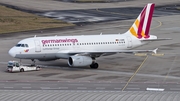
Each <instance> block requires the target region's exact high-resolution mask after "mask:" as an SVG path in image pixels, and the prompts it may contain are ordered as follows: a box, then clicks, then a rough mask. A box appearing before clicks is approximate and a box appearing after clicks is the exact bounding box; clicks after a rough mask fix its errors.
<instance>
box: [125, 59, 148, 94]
mask: <svg viewBox="0 0 180 101" xmlns="http://www.w3.org/2000/svg"><path fill="white" fill-rule="evenodd" d="M147 59H148V55H147V56H146V58H145V59H144V61H143V62H142V63H141V65H140V66H139V68H138V69H137V70H136V71H135V72H134V74H133V75H132V76H131V78H130V79H129V80H128V82H127V83H126V85H125V86H124V87H123V89H122V91H124V89H125V88H126V87H127V86H128V84H129V82H130V81H131V80H132V79H133V77H134V76H135V75H136V74H137V72H138V71H139V70H140V69H141V67H142V66H143V64H144V63H145V62H146V60H147Z"/></svg>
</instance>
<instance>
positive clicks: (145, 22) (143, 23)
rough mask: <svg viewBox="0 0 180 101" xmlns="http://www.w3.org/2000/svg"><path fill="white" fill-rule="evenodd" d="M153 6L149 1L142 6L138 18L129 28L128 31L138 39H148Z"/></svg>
mask: <svg viewBox="0 0 180 101" xmlns="http://www.w3.org/2000/svg"><path fill="white" fill-rule="evenodd" d="M154 6H155V4H153V3H149V4H147V5H146V6H145V7H144V9H143V10H142V11H141V13H140V14H139V16H138V18H137V19H136V20H135V22H134V23H133V25H132V26H131V28H130V29H129V31H128V33H130V34H132V35H133V36H135V37H137V38H139V39H141V38H146V39H148V38H149V37H150V35H149V30H150V26H151V20H152V15H153V12H154Z"/></svg>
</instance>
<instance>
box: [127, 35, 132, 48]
mask: <svg viewBox="0 0 180 101" xmlns="http://www.w3.org/2000/svg"><path fill="white" fill-rule="evenodd" d="M127 42H128V43H127V48H132V39H131V37H129V36H128V37H127Z"/></svg>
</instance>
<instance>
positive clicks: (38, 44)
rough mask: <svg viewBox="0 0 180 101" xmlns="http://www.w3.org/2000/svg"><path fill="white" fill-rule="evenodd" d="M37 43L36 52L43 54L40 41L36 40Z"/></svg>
mask: <svg viewBox="0 0 180 101" xmlns="http://www.w3.org/2000/svg"><path fill="white" fill-rule="evenodd" d="M34 43H35V52H41V44H40V42H39V40H34Z"/></svg>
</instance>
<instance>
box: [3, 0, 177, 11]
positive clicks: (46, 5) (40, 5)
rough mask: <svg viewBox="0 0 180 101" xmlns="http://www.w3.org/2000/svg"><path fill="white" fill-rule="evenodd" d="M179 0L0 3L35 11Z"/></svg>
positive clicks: (25, 0)
mask: <svg viewBox="0 0 180 101" xmlns="http://www.w3.org/2000/svg"><path fill="white" fill-rule="evenodd" d="M179 2H180V1H179V0H131V1H125V2H115V3H68V2H60V1H58V0H43V1H42V0H0V3H4V4H8V5H14V6H17V7H21V8H24V9H31V10H35V11H46V10H73V9H96V8H117V7H138V6H140V7H144V5H146V4H147V3H156V5H164V4H170V3H179Z"/></svg>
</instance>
